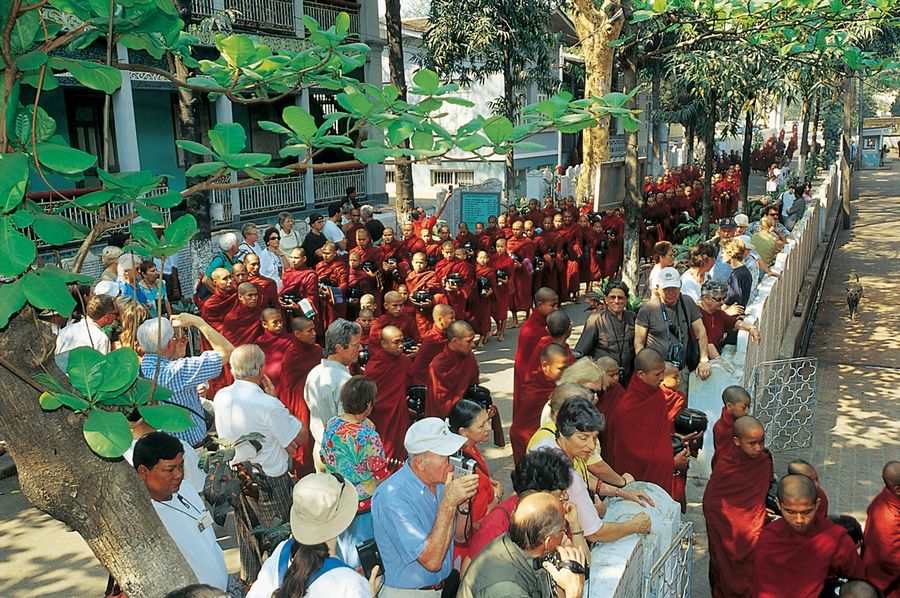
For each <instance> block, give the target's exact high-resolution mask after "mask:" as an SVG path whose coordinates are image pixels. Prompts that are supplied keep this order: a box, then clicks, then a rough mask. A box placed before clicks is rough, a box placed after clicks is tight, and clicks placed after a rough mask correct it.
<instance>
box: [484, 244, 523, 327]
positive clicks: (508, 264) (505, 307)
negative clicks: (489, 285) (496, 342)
mask: <svg viewBox="0 0 900 598" xmlns="http://www.w3.org/2000/svg"><path fill="white" fill-rule="evenodd" d="M490 267H491V269H492V270H494V276H495V277H496V275H497V270H500V269H502V270H506V273H507V274H509V279H508V280H507V281H506V282H505V283H502V284H501V281H499V280H498V281H497V288H496V290H495V291H494V311H493V313H492V314H491V317H493V318H494V321H495V322H497V323H498V324H500V323H501V322H506V316H507V314H508V313H509V306H510V301H511V298H512V282H513V280H514V279H515V277H516V261H515V260H514V259H512V257H511V256H510V255H509V254H508V253H504V254H503V255H500V254H499V253H497V254H494V256H493V257H492V258H491V261H490ZM523 272H524V270H523ZM528 284H529V288H530V286H531V281H529V282H528Z"/></svg>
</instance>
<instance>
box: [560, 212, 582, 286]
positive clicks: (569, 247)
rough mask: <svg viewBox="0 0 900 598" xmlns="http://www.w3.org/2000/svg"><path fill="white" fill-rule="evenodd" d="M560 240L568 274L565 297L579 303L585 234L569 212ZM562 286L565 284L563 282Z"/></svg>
mask: <svg viewBox="0 0 900 598" xmlns="http://www.w3.org/2000/svg"><path fill="white" fill-rule="evenodd" d="M560 239H561V241H560V243H561V248H562V258H563V259H564V260H565V264H564V268H565V272H566V273H565V279H564V280H565V283H564V284H565V292H564V293H563V295H564V296H565V297H566V298H571V299H572V300H573V301H575V302H576V303H577V302H578V291H579V288H580V282H581V272H580V269H581V260H582V259H583V258H584V234H583V232H582V230H581V226H580V225H579V224H578V222H577V221H575V220H574V219H573V218H572V215H571V214H570V213H568V212H566V213H565V214H563V228H562V230H561V232H560ZM561 284H563V283H562V281H561ZM561 288H562V287H561Z"/></svg>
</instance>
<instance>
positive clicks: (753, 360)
mask: <svg viewBox="0 0 900 598" xmlns="http://www.w3.org/2000/svg"><path fill="white" fill-rule="evenodd" d="M839 164H840V159H838V160H837V161H836V162H835V164H834V165H832V167H831V168H830V169H829V170H828V172H826V173H825V175H824V176H823V177H822V178H820V179H817V180H816V181H815V182H814V191H813V201H812V202H811V204H810V205H809V207H808V208H807V210H806V213H805V214H804V215H803V218H802V219H801V220H800V221H799V222H798V223H797V224H796V226H795V227H794V230H793V231H792V236H793V238H792V239H791V240H790V242H789V243H788V244H787V246H785V248H784V249H783V250H782V252H781V253H780V254H779V255H778V256H777V257H776V258H775V265H774V266H773V268H772V270H773V271H775V272H777V273H778V274H780V277H779V278H774V277H772V276H766V277H765V278H764V279H763V281H762V282H761V283H760V284H759V286H758V287H757V288H756V291H755V293H754V295H753V296H751V299H750V303H749V304H748V305H747V308H746V311H745V321H746V322H747V323H749V324H753V325H754V326H756V327H757V328H758V329H759V331H760V334H761V336H762V341H761V342H759V343H755V342H751V341H750V339H749V336H748V335H747V333H746V332H743V331H742V332H740V333H739V334H738V340H737V345H736V346H729V347H726V349H725V350H724V351H723V354H722V358H721V359H717V360H714V361H713V362H712V363H711V365H712V376H710V377H709V378H708V379H706V380H700V378H698V377H697V375H696V373H695V374H691V378H690V392H689V399H688V403H689V405H690V407H692V408H694V409H700V410H701V411H704V412H705V413H706V415H707V417H708V418H709V428H708V430H707V433H706V434H705V435H704V438H703V448H702V449H701V450H700V453H699V455H698V457H697V459H696V462H695V463H691V469H690V477H691V478H693V483H699V484H700V485H703V484H705V480H706V479H708V478H709V474H710V472H711V459H712V454H713V437H712V427H713V424H714V423H715V422H716V421H717V420H718V419H719V415H720V414H721V412H722V391H723V390H725V388H726V387H728V386H731V385H740V386H743V387H744V388H748V387H749V386H750V384H751V382H752V381H751V377H752V375H753V369H754V368H755V367H756V365H757V364H760V363H763V362H766V361H772V360H775V359H779V358H780V357H781V356H780V349H781V347H782V342H783V341H784V337H785V331H786V330H787V328H788V323H789V322H790V321H791V318H792V317H794V315H795V312H797V311H798V309H799V308H798V297H799V295H800V289H801V286H802V285H803V281H804V279H805V278H806V275H807V271H808V269H809V267H810V264H811V262H812V260H813V256H814V255H815V253H816V250H817V249H818V248H819V245H820V244H821V243H822V242H823V240H824V239H825V228H826V227H825V221H826V218H827V215H828V213H829V212H830V211H831V208H832V206H833V205H834V203H835V202H836V201H839V200H840V199H839V194H840V188H841V173H840V168H839ZM798 315H799V314H798Z"/></svg>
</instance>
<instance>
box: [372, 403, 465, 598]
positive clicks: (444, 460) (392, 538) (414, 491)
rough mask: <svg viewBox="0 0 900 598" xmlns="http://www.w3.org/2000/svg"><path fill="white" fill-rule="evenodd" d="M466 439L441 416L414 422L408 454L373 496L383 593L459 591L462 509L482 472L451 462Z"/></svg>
mask: <svg viewBox="0 0 900 598" xmlns="http://www.w3.org/2000/svg"><path fill="white" fill-rule="evenodd" d="M465 442H466V439H465V437H463V436H460V435H459V434H454V433H453V432H451V431H450V429H449V428H448V427H447V424H445V423H444V422H443V421H442V420H440V419H438V418H436V417H427V418H425V419H422V420H419V421H417V422H416V423H414V424H413V425H412V426H410V427H409V431H408V432H407V433H406V438H405V440H404V446H405V447H406V451H407V452H408V453H409V459H407V461H406V463H405V464H404V465H403V467H401V468H400V469H399V470H398V471H397V473H395V474H394V475H392V476H391V477H389V478H388V479H386V480H385V481H384V482H382V483H381V485H379V486H378V489H377V490H376V491H375V495H374V496H373V497H372V518H373V520H374V523H375V542H376V544H377V545H378V549H379V552H380V553H381V559H382V562H383V563H384V574H385V578H384V586H383V588H382V590H381V592H380V594H379V596H380V597H381V598H396V597H404V596H410V597H412V596H419V597H423V596H424V597H427V596H433V597H437V596H440V595H441V594H442V593H443V594H444V595H446V596H455V595H456V589H457V586H458V585H459V574H458V573H457V572H456V571H455V570H454V569H453V541H454V530H456V531H457V532H459V531H460V530H459V526H457V525H455V524H456V516H457V511H458V509H460V508H464V505H465V504H466V503H467V502H468V500H469V499H470V498H472V496H474V495H475V493H476V491H477V490H478V476H475V475H463V476H456V475H454V473H453V466H452V465H451V464H450V455H453V454H455V453H456V452H458V451H459V449H460V448H462V446H463V444H465Z"/></svg>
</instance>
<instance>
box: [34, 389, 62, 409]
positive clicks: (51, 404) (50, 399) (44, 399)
mask: <svg viewBox="0 0 900 598" xmlns="http://www.w3.org/2000/svg"><path fill="white" fill-rule="evenodd" d="M38 402H39V403H40V404H41V409H43V410H44V411H56V410H57V409H59V408H60V407H62V401H60V400H59V399H58V398H56V395H55V394H53V393H52V392H44V393H41V396H40V397H38Z"/></svg>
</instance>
